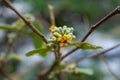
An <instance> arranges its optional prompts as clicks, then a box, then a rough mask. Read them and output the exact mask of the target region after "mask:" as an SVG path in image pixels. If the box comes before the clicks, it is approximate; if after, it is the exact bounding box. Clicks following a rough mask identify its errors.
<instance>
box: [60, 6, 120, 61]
mask: <svg viewBox="0 0 120 80" xmlns="http://www.w3.org/2000/svg"><path fill="white" fill-rule="evenodd" d="M118 13H120V6H118V7H117V8H115V9H114V10H113V11H111V12H110V13H109V14H107V15H106V16H105V17H103V18H102V19H101V20H99V21H98V22H97V23H96V24H94V25H93V26H91V28H90V29H89V31H88V32H87V33H86V35H85V36H84V37H83V39H82V40H81V42H84V41H85V40H86V39H87V38H88V37H89V35H90V34H91V33H92V32H93V31H94V30H95V29H96V28H98V27H99V26H100V25H101V24H102V23H103V22H105V21H107V20H108V19H109V18H111V17H113V16H115V15H116V14H118ZM78 49H79V48H74V49H72V50H71V51H69V52H68V53H66V54H65V55H64V56H63V57H62V60H63V59H64V58H65V57H67V56H69V55H70V54H72V53H73V52H75V51H76V50H78Z"/></svg>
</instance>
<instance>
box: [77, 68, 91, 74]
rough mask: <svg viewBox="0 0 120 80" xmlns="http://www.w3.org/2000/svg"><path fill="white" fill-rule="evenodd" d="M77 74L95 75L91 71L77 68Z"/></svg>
mask: <svg viewBox="0 0 120 80" xmlns="http://www.w3.org/2000/svg"><path fill="white" fill-rule="evenodd" d="M75 74H86V75H93V70H91V69H83V68H78V67H76V68H75Z"/></svg>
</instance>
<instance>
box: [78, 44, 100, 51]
mask: <svg viewBox="0 0 120 80" xmlns="http://www.w3.org/2000/svg"><path fill="white" fill-rule="evenodd" d="M80 48H81V49H85V50H87V49H99V48H102V47H101V46H96V45H92V44H90V43H83V44H82V45H81V46H80Z"/></svg>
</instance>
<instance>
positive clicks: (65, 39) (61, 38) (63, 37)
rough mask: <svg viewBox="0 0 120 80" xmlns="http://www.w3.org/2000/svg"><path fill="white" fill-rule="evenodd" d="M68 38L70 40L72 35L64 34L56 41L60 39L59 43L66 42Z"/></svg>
mask: <svg viewBox="0 0 120 80" xmlns="http://www.w3.org/2000/svg"><path fill="white" fill-rule="evenodd" d="M70 40H72V36H70V35H66V34H64V35H63V36H60V37H58V38H57V41H60V43H66V42H68V41H70Z"/></svg>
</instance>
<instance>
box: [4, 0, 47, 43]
mask: <svg viewBox="0 0 120 80" xmlns="http://www.w3.org/2000/svg"><path fill="white" fill-rule="evenodd" d="M3 2H4V4H5V5H6V6H7V7H8V8H10V9H11V10H13V11H14V12H15V13H16V14H17V15H18V16H19V17H20V18H21V19H22V20H23V21H24V22H25V24H26V25H28V26H29V28H31V30H32V31H33V32H35V33H36V34H37V35H39V36H40V37H41V38H42V40H43V41H45V43H47V40H46V38H45V37H44V35H43V34H42V33H41V32H39V30H37V29H36V28H35V26H34V25H33V24H32V23H31V22H30V21H28V20H27V19H25V18H24V17H23V16H22V14H21V13H19V12H18V11H17V10H16V9H15V8H14V7H13V6H12V5H11V3H10V2H9V0H3Z"/></svg>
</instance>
